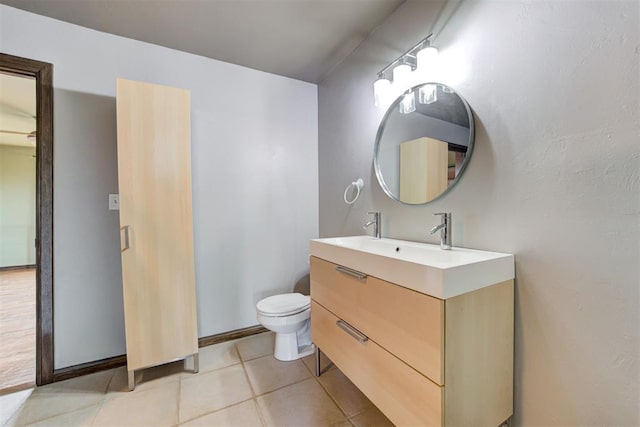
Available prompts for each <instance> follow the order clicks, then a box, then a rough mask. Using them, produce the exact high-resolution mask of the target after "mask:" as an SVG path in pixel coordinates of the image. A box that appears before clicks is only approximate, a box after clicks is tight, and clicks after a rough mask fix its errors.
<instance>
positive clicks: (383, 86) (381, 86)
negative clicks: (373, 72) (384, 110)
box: [373, 77, 391, 107]
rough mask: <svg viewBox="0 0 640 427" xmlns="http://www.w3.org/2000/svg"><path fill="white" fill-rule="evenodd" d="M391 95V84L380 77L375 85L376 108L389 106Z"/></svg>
mask: <svg viewBox="0 0 640 427" xmlns="http://www.w3.org/2000/svg"><path fill="white" fill-rule="evenodd" d="M390 94H391V82H390V81H389V80H388V79H385V78H384V77H380V78H379V79H378V80H376V81H375V82H374V83H373V98H374V103H375V106H376V107H383V106H385V105H386V104H387V102H388V99H389V95H390Z"/></svg>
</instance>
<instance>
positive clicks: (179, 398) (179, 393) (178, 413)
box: [176, 376, 182, 425]
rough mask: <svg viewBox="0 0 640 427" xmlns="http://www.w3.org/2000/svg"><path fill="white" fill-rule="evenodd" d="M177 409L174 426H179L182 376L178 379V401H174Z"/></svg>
mask: <svg viewBox="0 0 640 427" xmlns="http://www.w3.org/2000/svg"><path fill="white" fill-rule="evenodd" d="M176 400H177V401H178V402H177V405H176V406H177V407H176V425H180V407H181V406H182V405H181V404H180V403H181V402H182V376H179V377H178V399H176Z"/></svg>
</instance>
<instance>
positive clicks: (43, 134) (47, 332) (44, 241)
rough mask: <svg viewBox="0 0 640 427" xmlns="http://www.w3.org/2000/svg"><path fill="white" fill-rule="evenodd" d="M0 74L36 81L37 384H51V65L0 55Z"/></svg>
mask: <svg viewBox="0 0 640 427" xmlns="http://www.w3.org/2000/svg"><path fill="white" fill-rule="evenodd" d="M0 71H3V72H7V73H11V74H19V75H22V76H27V77H34V78H35V79H36V111H37V113H36V135H37V143H36V384H37V385H44V384H48V383H50V382H53V65H51V64H49V63H46V62H40V61H34V60H32V59H27V58H21V57H18V56H12V55H7V54H4V53H0Z"/></svg>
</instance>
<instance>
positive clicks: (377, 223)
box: [362, 212, 382, 239]
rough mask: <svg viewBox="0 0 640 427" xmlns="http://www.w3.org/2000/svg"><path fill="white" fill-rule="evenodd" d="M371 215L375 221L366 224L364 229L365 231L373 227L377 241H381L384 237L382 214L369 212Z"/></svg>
mask: <svg viewBox="0 0 640 427" xmlns="http://www.w3.org/2000/svg"><path fill="white" fill-rule="evenodd" d="M368 214H369V215H373V219H372V220H370V221H367V222H365V223H364V225H363V226H362V228H364V229H365V230H366V229H367V228H369V227H370V226H372V225H373V234H374V235H375V238H376V239H380V238H381V237H382V223H381V222H380V221H381V220H382V214H380V212H368Z"/></svg>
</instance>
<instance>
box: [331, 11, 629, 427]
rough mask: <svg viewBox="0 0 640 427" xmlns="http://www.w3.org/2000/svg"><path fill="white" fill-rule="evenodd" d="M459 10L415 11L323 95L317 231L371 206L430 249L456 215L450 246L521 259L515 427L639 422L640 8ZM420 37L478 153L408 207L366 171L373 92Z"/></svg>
mask: <svg viewBox="0 0 640 427" xmlns="http://www.w3.org/2000/svg"><path fill="white" fill-rule="evenodd" d="M453 6H455V5H454V4H449V5H448V6H447V9H444V11H443V10H442V9H441V8H440V3H438V2H423V1H408V2H407V3H405V4H404V5H403V6H402V7H401V8H400V9H398V10H397V11H396V12H395V13H394V14H393V15H392V16H391V17H390V18H389V19H387V21H385V23H383V25H382V26H380V27H379V28H378V29H377V30H376V32H375V33H374V34H373V35H371V36H370V37H369V39H368V40H367V41H366V42H365V43H364V44H363V45H361V46H360V48H359V49H358V50H357V51H356V52H355V53H354V54H353V55H352V56H351V57H350V58H349V59H348V60H347V61H345V62H344V63H343V64H342V65H341V67H339V68H338V69H336V70H335V71H334V72H333V73H332V74H331V75H330V76H329V77H328V78H327V79H326V80H325V81H324V82H322V83H321V84H320V85H319V161H320V234H321V236H335V235H353V234H362V228H361V223H362V222H363V220H364V219H365V217H366V212H367V211H369V210H378V211H381V212H382V214H383V218H384V221H383V236H387V237H394V238H402V239H408V240H417V241H428V242H431V243H436V242H437V238H436V237H430V236H428V235H427V230H428V229H429V228H430V227H431V226H433V225H435V224H436V223H437V222H438V219H437V218H434V217H432V216H431V214H432V213H434V212H442V211H450V212H452V213H453V241H454V244H455V245H457V246H465V247H471V248H480V249H487V250H495V251H503V252H510V253H514V254H515V255H516V277H517V280H516V282H517V283H516V331H515V333H516V349H515V352H516V359H515V423H516V424H517V425H628V426H630V425H638V424H640V417H639V413H638V412H639V409H638V408H639V407H640V406H639V402H640V391H639V388H638V387H639V383H640V381H639V379H640V378H639V371H638V369H639V367H638V358H639V351H640V341H639V324H640V317H639V306H640V294H639V288H640V267H639V266H640V262H639V261H640V231H639V227H640V175H639V173H640V172H639V171H640V142H639V140H640V139H639V137H640V118H639V115H640V112H639V105H638V98H639V91H640V86H639V76H640V69H639V66H638V64H639V53H640V46H639V28H640V22H639V12H640V11H639V6H638V2H637V1H590V2H566V1H552V2H542V1H539V2H538V1H536V2H524V1H512V2H494V1H474V2H471V1H466V2H462V3H460V4H459V5H458V7H457V8H456V7H453ZM431 29H435V32H436V37H435V40H434V42H435V44H436V45H437V46H439V48H440V51H441V55H440V57H441V59H442V61H443V63H445V64H446V65H447V67H448V69H447V73H446V74H445V76H444V77H443V78H442V81H443V83H446V84H449V85H451V86H452V87H454V88H456V89H457V90H458V91H459V93H460V94H461V95H462V96H463V97H465V98H466V99H467V101H468V102H469V104H470V105H471V107H472V109H473V110H474V113H475V116H476V121H475V124H476V144H477V145H476V147H475V150H474V153H473V158H472V160H471V164H470V166H469V168H468V169H467V171H466V173H465V176H463V177H462V180H461V181H460V182H459V184H458V185H457V187H456V188H454V189H453V190H452V191H451V192H450V193H449V194H447V195H446V196H445V197H443V198H442V199H440V200H437V201H436V202H434V203H431V204H428V205H425V206H405V205H401V204H399V203H396V202H393V201H392V200H390V199H388V198H387V197H386V196H385V195H384V193H383V192H382V190H381V189H380V187H379V185H378V184H377V182H376V181H375V176H374V175H373V167H372V161H373V158H372V157H373V146H374V139H375V134H376V130H377V126H378V123H379V119H380V118H381V116H382V115H383V112H382V111H377V110H376V109H374V107H373V97H372V88H371V85H372V82H373V80H374V79H375V75H376V74H375V73H376V72H377V71H378V70H379V69H380V68H382V67H383V66H384V65H386V64H387V63H389V62H390V61H391V60H392V59H394V58H395V57H396V56H397V55H399V54H401V53H402V52H403V51H404V50H405V49H406V48H408V47H409V46H410V45H412V44H413V43H415V42H416V41H418V40H419V39H420V38H422V37H424V36H425V35H427V34H428V33H429V32H430V30H431ZM359 176H360V177H362V178H364V180H365V189H364V191H363V192H364V194H363V197H362V199H361V200H359V201H358V202H357V203H356V204H355V205H353V206H347V205H345V204H344V202H342V192H343V191H344V188H345V186H346V185H347V184H348V183H350V182H351V181H353V180H355V179H356V178H357V177H359Z"/></svg>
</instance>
